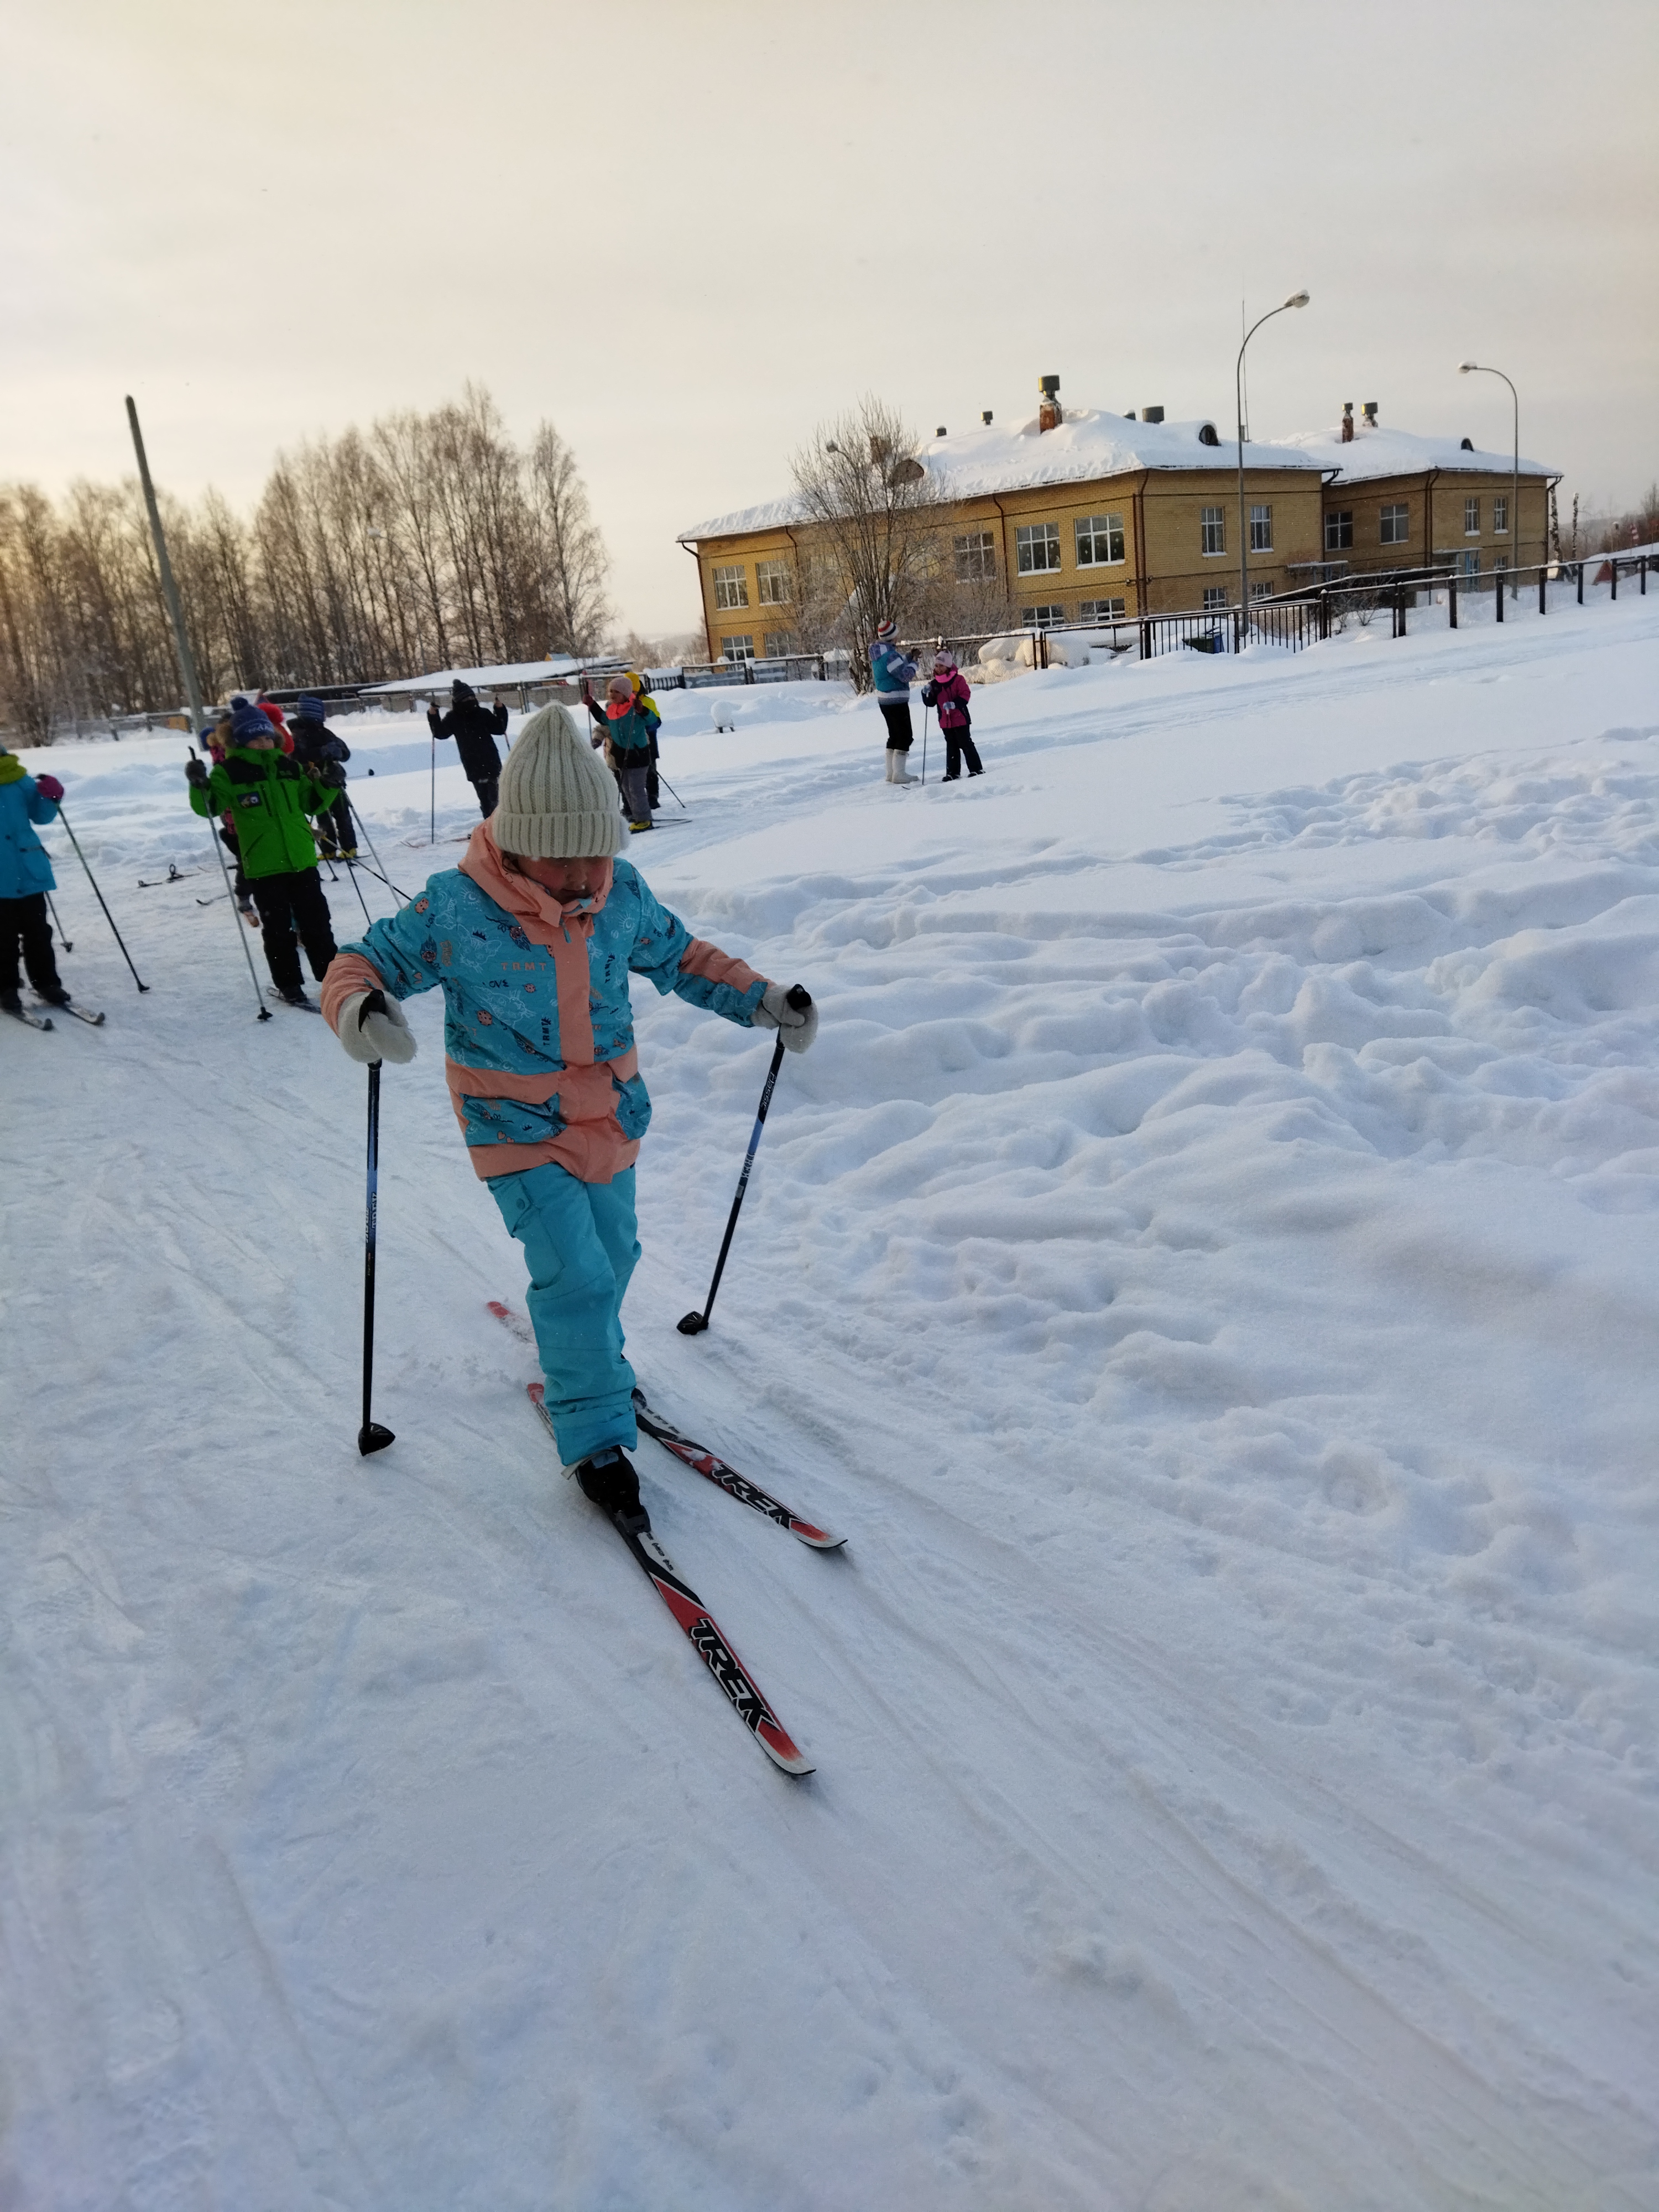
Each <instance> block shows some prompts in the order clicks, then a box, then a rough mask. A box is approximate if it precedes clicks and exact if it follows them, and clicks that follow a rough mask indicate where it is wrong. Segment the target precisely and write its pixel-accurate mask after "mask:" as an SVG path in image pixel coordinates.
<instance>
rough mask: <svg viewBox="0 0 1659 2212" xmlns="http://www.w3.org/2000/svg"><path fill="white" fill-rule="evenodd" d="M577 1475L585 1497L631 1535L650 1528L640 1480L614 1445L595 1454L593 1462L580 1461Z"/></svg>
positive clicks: (623, 1454) (621, 1452) (626, 1457)
mask: <svg viewBox="0 0 1659 2212" xmlns="http://www.w3.org/2000/svg"><path fill="white" fill-rule="evenodd" d="M574 1474H575V1477H576V1480H577V1482H578V1483H579V1484H580V1487H581V1493H582V1496H583V1497H584V1498H592V1501H593V1503H594V1504H595V1505H599V1506H602V1507H603V1508H604V1510H605V1511H606V1512H607V1513H608V1514H610V1515H611V1518H612V1519H613V1520H614V1521H616V1522H617V1524H618V1525H619V1526H620V1527H621V1528H623V1529H624V1530H626V1531H627V1533H628V1534H630V1535H632V1534H637V1533H638V1532H639V1531H640V1530H641V1528H649V1527H650V1526H651V1522H650V1521H649V1519H648V1518H647V1514H646V1510H645V1508H644V1506H642V1505H641V1503H640V1479H639V1477H638V1475H637V1474H635V1472H634V1469H633V1467H632V1464H631V1463H630V1462H629V1458H628V1455H627V1454H626V1453H625V1452H623V1451H622V1450H620V1449H618V1448H617V1446H616V1445H615V1444H612V1445H611V1448H610V1449H609V1450H608V1451H600V1452H595V1453H594V1455H593V1456H592V1459H585V1460H581V1461H580V1462H578V1463H577V1465H576V1467H575V1468H574Z"/></svg>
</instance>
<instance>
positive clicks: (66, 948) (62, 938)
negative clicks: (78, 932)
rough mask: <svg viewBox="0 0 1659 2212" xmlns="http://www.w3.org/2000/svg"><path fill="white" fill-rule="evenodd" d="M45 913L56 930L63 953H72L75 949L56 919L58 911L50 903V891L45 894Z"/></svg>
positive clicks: (62, 926) (60, 923)
mask: <svg viewBox="0 0 1659 2212" xmlns="http://www.w3.org/2000/svg"><path fill="white" fill-rule="evenodd" d="M46 911H47V913H48V914H49V915H51V916H52V921H53V923H54V925H55V927H56V928H57V931H58V942H59V944H60V945H62V946H63V948H64V951H65V952H73V951H74V950H75V947H74V945H73V944H72V943H71V942H70V939H68V938H67V937H65V936H64V925H63V923H62V922H61V921H58V909H57V908H56V907H55V906H54V905H53V904H52V893H51V892H50V891H48V892H47V893H46Z"/></svg>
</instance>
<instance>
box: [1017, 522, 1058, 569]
mask: <svg viewBox="0 0 1659 2212" xmlns="http://www.w3.org/2000/svg"><path fill="white" fill-rule="evenodd" d="M1014 544H1016V546H1018V549H1019V573H1020V574H1021V575H1022V576H1034V575H1036V574H1039V573H1040V572H1041V571H1042V570H1043V569H1044V568H1059V566H1060V525H1059V524H1058V523H1057V522H1027V523H1022V524H1021V525H1020V526H1019V527H1018V529H1017V530H1016V531H1015V532H1014Z"/></svg>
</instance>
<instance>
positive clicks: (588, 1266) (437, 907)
mask: <svg viewBox="0 0 1659 2212" xmlns="http://www.w3.org/2000/svg"><path fill="white" fill-rule="evenodd" d="M622 844H623V826H622V822H621V819H620V817H619V816H618V814H617V802H616V794H615V793H614V791H613V789H612V787H611V778H610V776H609V775H607V774H606V772H605V768H604V767H603V765H602V764H601V763H600V762H599V759H598V757H596V755H595V754H594V753H593V751H592V750H591V749H590V747H589V746H588V745H587V744H585V743H584V742H583V740H582V736H581V733H580V731H579V730H578V729H577V727H576V726H575V724H574V722H573V721H572V720H571V718H570V716H569V715H568V714H567V713H566V712H565V710H564V708H562V707H560V706H557V705H554V706H548V707H544V708H542V709H541V710H540V711H539V712H538V714H532V716H531V718H530V720H528V721H527V722H526V724H525V726H524V728H523V731H522V732H520V737H519V740H518V743H517V744H515V745H514V746H513V750H512V751H511V753H510V754H509V755H508V756H507V764H506V766H505V767H504V768H503V769H502V771H501V794H500V798H499V800H498V802H497V805H496V809H495V813H494V814H493V815H491V816H490V817H489V819H488V820H486V821H484V822H483V823H480V824H479V826H478V828H477V829H475V830H474V831H473V832H472V836H471V840H470V842H468V845H467V848H466V852H465V856H464V857H463V858H462V860H461V861H460V863H459V866H457V867H454V868H448V869H445V870H444V871H442V872H441V873H440V874H438V875H435V876H434V877H432V878H431V879H430V880H429V881H428V884H427V886H426V888H425V890H423V891H422V892H421V893H419V894H418V895H417V896H416V898H415V899H414V900H412V901H411V902H410V904H409V905H407V906H405V907H404V908H400V909H399V911H398V913H397V914H396V915H392V916H391V917H390V918H389V919H388V920H386V921H377V922H375V923H374V925H373V926H372V927H370V928H369V929H368V930H367V931H366V932H365V933H364V934H363V936H362V938H361V939H359V940H358V941H357V942H356V943H355V944H352V945H346V946H345V947H344V948H343V951H341V952H340V953H339V955H338V956H337V958H336V960H335V962H334V964H333V966H332V967H331V969H329V972H328V975H327V978H326V980H325V983H324V985H323V994H322V996H323V1012H324V1013H325V1016H326V1017H327V1018H328V1020H329V1022H330V1023H331V1025H332V1027H333V1029H334V1030H335V1032H336V1034H337V1036H338V1037H339V1040H340V1042H341V1044H342V1045H343V1047H344V1048H345V1049H346V1051H347V1052H348V1053H349V1054H350V1055H351V1057H352V1058H353V1059H354V1060H360V1061H363V1062H366V1063H373V1062H374V1061H377V1060H382V1059H385V1060H392V1061H393V1062H396V1063H398V1064H401V1063H403V1062H404V1061H407V1060H412V1059H413V1058H414V1056H415V1039H414V1037H413V1036H411V1034H410V1029H409V1024H407V1022H405V1020H404V1016H403V1012H402V1008H401V1006H400V1005H399V1003H398V1002H399V1000H403V999H406V998H409V997H410V996H411V995H412V994H415V993H416V992H419V991H429V990H431V989H433V988H434V987H440V988H441V990H442V992H443V994H444V1008H445V1022H444V1047H445V1073H446V1076H447V1079H448V1084H449V1092H450V1101H451V1103H452V1105H453V1108H454V1109H455V1117H456V1119H457V1121H459V1123H460V1127H461V1134H462V1137H463V1139H464V1140H465V1143H466V1145H467V1146H468V1147H469V1149H470V1151H471V1155H472V1164H473V1167H474V1170H476V1172H477V1175H478V1176H480V1177H481V1178H482V1180H483V1182H486V1183H487V1184H488V1185H489V1191H490V1194H491V1196H492V1197H493V1198H494V1199H495V1203H496V1205H497V1206H499V1208H500V1209H501V1218H502V1220H503V1221H504V1222H505V1224H506V1225H507V1231H508V1232H509V1234H510V1235H511V1236H513V1237H515V1238H516V1239H517V1240H518V1242H519V1243H521V1244H522V1245H523V1246H524V1249H525V1257H526V1261H527V1262H528V1264H529V1267H530V1276H531V1281H530V1291H529V1307H530V1316H531V1320H532V1323H533V1324H534V1327H535V1331H536V1340H537V1344H538V1348H539V1352H540V1355H541V1363H542V1370H543V1373H544V1375H545V1376H546V1378H547V1395H546V1401H545V1402H546V1407H547V1411H548V1413H550V1416H551V1417H552V1421H553V1426H554V1431H555V1434H556V1437H557V1438H558V1444H559V1453H560V1456H561V1458H562V1460H563V1461H564V1462H565V1463H566V1467H565V1471H566V1472H567V1473H568V1474H574V1476H575V1478H576V1480H577V1481H578V1482H579V1483H580V1486H581V1488H582V1491H583V1492H584V1493H585V1494H586V1496H587V1497H588V1498H592V1500H593V1501H594V1503H595V1504H599V1505H602V1506H604V1507H605V1510H606V1511H607V1512H611V1513H617V1512H620V1513H624V1514H629V1515H632V1514H636V1513H638V1512H639V1510H640V1503H639V1484H638V1480H637V1479H636V1477H635V1473H634V1469H633V1467H632V1465H631V1464H630V1462H629V1459H628V1457H627V1454H628V1453H629V1451H631V1450H632V1449H633V1448H634V1446H635V1443H636V1441H637V1431H636V1428H635V1412H634V1403H633V1395H632V1394H633V1389H634V1371H633V1370H632V1368H631V1367H629V1364H628V1362H627V1360H626V1359H625V1358H623V1326H622V1302H623V1293H624V1292H625V1291H626V1290H627V1288H628V1283H629V1277H630V1276H631V1275H632V1273H633V1272H634V1267H635V1261H637V1260H638V1258H639V1256H640V1247H639V1243H638V1239H637V1236H636V1234H635V1209H634V1163H635V1158H636V1157H637V1155H638V1152H639V1149H640V1140H641V1138H642V1137H643V1136H644V1134H645V1131H646V1127H647V1124H648V1123H649V1121H650V1119H651V1102H650V1099H649V1097H648V1096H647V1091H646V1088H645V1085H644V1083H643V1082H642V1081H641V1078H640V1074H639V1057H638V1054H637V1053H636V1052H635V1047H634V1024H633V1014H632V1010H631V1007H630V1005H629V988H628V979H629V975H647V976H648V977H649V978H650V980H651V981H652V982H653V984H655V986H656V987H657V989H658V990H659V991H662V992H667V991H673V992H676V993H677V994H678V995H679V996H680V997H681V998H683V999H685V1000H689V1001H690V1003H691V1004H692V1005H693V1006H702V1007H705V1008H707V1009H708V1011H709V1012H713V1013H717V1014H721V1015H723V1016H724V1017H725V1018H726V1020H727V1021H730V1022H735V1023H736V1024H738V1026H739V1027H740V1028H744V1029H748V1028H754V1027H757V1026H759V1027H763V1028H767V1029H774V1030H780V1031H781V1035H782V1039H783V1042H784V1043H785V1044H787V1046H788V1047H789V1048H791V1049H792V1050H793V1051H796V1052H804V1051H805V1049H806V1048H807V1047H808V1046H809V1045H810V1044H811V1042H812V1040H813V1037H814V1036H816V1035H817V1008H816V1007H812V1006H809V1007H808V1008H806V1009H805V1012H799V1011H797V1010H796V1009H795V1008H793V1007H792V1006H790V1005H789V1004H788V1000H787V993H786V991H785V989H784V987H783V986H782V985H781V984H778V983H772V982H769V981H768V980H767V979H766V977H765V976H763V975H757V973H756V971H755V970H754V969H752V968H750V967H749V966H747V965H746V964H745V963H744V962H743V961H741V960H736V959H733V958H732V957H731V956H730V955H729V954H727V953H725V952H722V951H720V949H719V948H718V946H716V945H709V944H706V943H703V942H702V941H701V940H700V939H696V938H694V937H693V936H692V935H691V933H690V931H689V930H688V929H687V928H686V927H685V925H684V922H683V921H680V920H679V919H678V916H677V915H672V914H670V913H669V912H668V911H667V910H666V908H664V907H661V906H659V904H658V903H657V901H656V900H655V899H654V898H653V896H652V894H651V891H650V890H649V889H648V887H647V884H646V883H645V882H644V880H643V878H641V876H640V875H639V873H638V872H637V871H636V870H635V868H634V867H633V866H630V864H629V862H628V861H627V860H623V859H621V858H620V857H619V850H620V848H621V846H622Z"/></svg>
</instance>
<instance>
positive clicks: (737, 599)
mask: <svg viewBox="0 0 1659 2212" xmlns="http://www.w3.org/2000/svg"><path fill="white" fill-rule="evenodd" d="M748 604H749V578H748V575H747V574H746V573H745V572H744V569H743V568H742V567H741V566H739V567H738V568H716V569H715V571H714V605H716V606H717V607H746V606H747V605H748Z"/></svg>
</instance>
